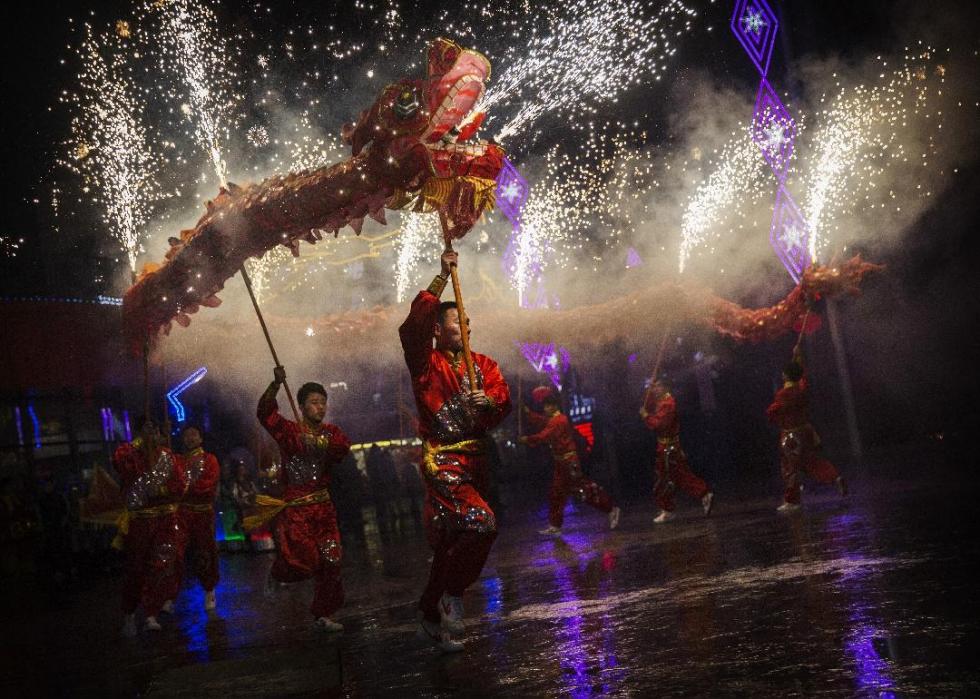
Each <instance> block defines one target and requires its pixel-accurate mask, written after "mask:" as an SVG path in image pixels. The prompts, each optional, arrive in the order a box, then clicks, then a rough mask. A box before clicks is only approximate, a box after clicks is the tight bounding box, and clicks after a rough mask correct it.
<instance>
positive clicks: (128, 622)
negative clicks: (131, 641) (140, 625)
mask: <svg viewBox="0 0 980 699" xmlns="http://www.w3.org/2000/svg"><path fill="white" fill-rule="evenodd" d="M122 635H123V636H125V637H126V638H133V637H135V636H136V615H135V614H127V615H126V616H125V617H124V618H123V627H122Z"/></svg>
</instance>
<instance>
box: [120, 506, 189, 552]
mask: <svg viewBox="0 0 980 699" xmlns="http://www.w3.org/2000/svg"><path fill="white" fill-rule="evenodd" d="M176 511H177V503H175V502H168V503H165V504H163V505H154V506H153V507H144V508H142V509H139V510H123V511H122V513H120V514H119V516H118V517H117V518H116V529H117V530H118V531H117V532H116V537H115V538H114V539H113V540H112V548H114V549H119V550H120V551H121V550H122V549H123V547H124V545H125V540H126V535H127V534H129V521H130V520H131V519H147V518H149V517H159V516H160V515H169V514H173V513H174V512H176Z"/></svg>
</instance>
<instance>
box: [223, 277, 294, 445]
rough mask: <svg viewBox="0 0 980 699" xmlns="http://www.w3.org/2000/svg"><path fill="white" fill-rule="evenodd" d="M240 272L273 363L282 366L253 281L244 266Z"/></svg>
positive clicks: (291, 394)
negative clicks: (254, 289)
mask: <svg viewBox="0 0 980 699" xmlns="http://www.w3.org/2000/svg"><path fill="white" fill-rule="evenodd" d="M238 271H239V272H241V273H242V280H243V281H244V282H245V288H246V289H248V297H249V298H250V299H252V308H254V309H255V315H256V316H257V317H258V319H259V325H261V326H262V334H263V335H265V341H266V342H267V343H268V344H269V351H270V352H272V361H274V362H275V363H276V366H282V364H281V363H280V361H279V355H277V354H276V348H275V346H274V345H273V344H272V336H271V335H269V328H268V327H267V326H266V324H265V318H263V317H262V310H261V309H260V308H259V302H258V300H257V299H256V298H255V291H253V290H252V280H251V279H249V276H248V272H246V271H245V266H244V265H242V266H241V267H239V268H238ZM282 385H283V388H285V389H286V397H287V398H289V407H290V408H292V409H293V417H294V418H295V419H296V424H297V425H299V426H300V427H302V426H303V421H302V420H300V418H299V410H297V409H296V400H295V399H294V398H293V392H292V391H290V390H289V384H288V383H286V382H285V381H283V382H282Z"/></svg>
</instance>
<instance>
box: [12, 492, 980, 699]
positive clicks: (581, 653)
mask: <svg viewBox="0 0 980 699" xmlns="http://www.w3.org/2000/svg"><path fill="white" fill-rule="evenodd" d="M760 492H761V491H757V492H756V493H755V495H754V496H752V497H748V498H746V497H742V498H736V497H735V496H734V495H731V494H722V495H720V496H719V499H718V501H717V505H716V508H715V511H714V512H713V514H712V516H711V517H710V518H708V519H706V518H704V517H703V516H701V515H700V511H699V510H697V509H695V508H694V507H693V505H692V504H691V503H687V509H682V510H681V511H680V515H681V516H679V517H678V518H677V519H676V520H674V521H673V522H670V523H668V524H666V525H662V526H656V527H655V526H654V525H653V523H652V519H653V515H654V514H655V512H654V510H653V508H652V505H650V504H649V503H648V502H643V501H639V500H638V501H636V502H629V501H627V503H626V506H625V507H624V514H623V519H622V523H621V525H620V529H619V530H617V531H615V532H608V531H606V526H605V525H606V523H605V518H604V517H602V516H600V515H597V514H595V513H594V512H593V511H591V510H588V509H585V508H580V507H577V506H571V507H570V509H569V515H568V517H567V520H566V527H565V529H566V533H565V534H564V535H563V536H562V537H561V538H545V537H542V536H540V535H538V534H537V529H539V528H540V527H542V526H543V525H544V502H543V498H544V492H542V493H541V494H540V495H541V501H540V502H536V503H535V504H534V505H531V504H528V506H527V507H522V506H520V505H517V504H512V505H511V506H510V507H509V509H508V512H507V513H506V517H505V521H504V523H503V525H502V527H501V535H500V537H499V539H498V540H497V544H496V546H495V549H494V552H493V554H492V555H491V558H490V561H489V564H488V566H487V568H486V569H485V571H484V575H483V577H482V578H481V579H480V581H479V582H478V583H477V584H475V585H474V586H473V587H472V588H471V590H470V591H469V593H468V595H467V598H466V611H467V636H466V642H467V648H466V651H465V652H464V653H462V654H459V655H455V656H443V655H441V654H440V653H439V652H438V651H437V650H435V649H434V648H432V647H430V646H428V645H425V644H422V643H420V642H418V641H417V640H416V639H415V637H414V631H415V622H414V619H415V598H416V595H417V594H418V592H419V591H420V589H421V587H422V585H423V583H424V580H425V575H426V572H427V566H428V563H427V559H428V555H429V552H428V550H427V548H426V546H425V543H424V538H423V537H422V536H421V534H420V532H419V531H418V530H417V529H416V527H415V526H414V525H413V523H412V522H411V520H410V519H405V520H402V522H401V524H402V529H401V531H400V532H397V533H395V534H394V535H392V536H391V537H389V540H388V542H382V541H381V540H380V538H379V537H378V536H377V535H376V534H375V533H373V532H369V533H368V536H366V537H365V541H364V543H362V544H358V543H357V542H355V541H353V540H349V541H347V542H345V545H346V550H345V563H344V565H345V570H344V578H345V587H346V590H347V602H346V605H345V607H344V609H343V610H342V612H341V613H340V614H338V616H337V619H338V620H339V621H341V622H343V623H344V624H345V626H346V631H345V633H344V634H342V635H341V636H339V637H331V636H326V635H322V634H319V633H317V632H315V631H314V630H313V628H312V626H311V618H310V616H309V614H308V611H307V607H308V605H309V601H310V595H311V589H310V587H309V585H307V584H299V585H294V586H291V587H289V588H285V589H283V590H281V591H279V592H278V593H276V594H275V595H274V596H273V597H272V598H267V597H266V596H264V595H263V592H262V587H263V583H264V579H265V574H266V571H267V570H268V566H269V564H270V562H271V557H270V556H269V555H267V554H225V555H223V556H222V561H221V583H220V585H219V588H218V605H219V609H218V612H217V613H216V614H212V615H211V616H208V615H207V614H206V613H205V612H204V610H203V605H204V601H203V593H202V592H201V591H200V589H199V588H197V587H187V586H185V588H184V590H183V591H182V594H181V596H180V598H179V599H178V601H177V610H176V614H175V615H174V616H172V617H165V618H164V620H163V623H164V630H163V631H162V632H160V633H158V634H153V635H150V634H146V633H141V634H140V636H139V637H138V638H136V639H132V640H124V639H122V638H120V637H119V635H118V630H119V625H120V621H121V620H120V616H119V613H118V611H117V608H118V594H117V583H116V582H115V581H109V580H106V581H104V582H103V583H100V584H99V585H97V586H95V587H93V588H91V589H88V590H86V591H85V592H84V593H83V594H81V595H79V596H78V597H77V598H76V599H75V600H74V601H73V602H72V604H71V606H70V607H68V608H67V609H65V610H62V611H60V612H57V613H56V612H54V611H49V612H45V613H43V614H31V615H29V616H28V615H27V614H26V613H25V614H24V615H22V617H21V618H20V619H19V620H14V621H13V622H11V624H10V625H8V626H7V629H8V630H7V633H5V634H4V637H5V641H4V647H3V655H4V660H3V666H2V669H3V671H4V677H3V680H2V684H0V689H3V690H4V694H5V695H7V696H14V694H10V693H9V692H10V690H11V689H14V688H17V689H18V690H19V694H21V695H22V694H29V695H51V694H54V695H58V694H61V695H71V696H81V695H94V694H99V695H103V696H105V695H135V694H145V695H149V696H194V697H199V696H214V695H220V694H224V695H233V696H236V697H237V696H269V695H277V696H282V695H322V696H396V697H405V696H452V695H458V696H492V695H497V696H499V695H504V696H574V697H579V696H653V695H656V696H658V697H662V696H668V697H669V696H807V697H810V696H835V697H836V696H869V697H871V696H874V697H889V696H930V697H936V696H943V697H946V696H976V695H978V694H980V671H978V670H977V667H978V663H977V662H976V659H975V657H974V655H973V653H972V648H975V647H980V621H978V618H980V617H978V611H980V610H978V607H980V602H978V600H977V596H976V594H975V593H976V589H977V585H976V582H975V578H973V577H971V573H972V568H973V564H974V563H975V560H976V558H977V553H978V549H980V545H978V543H977V542H976V540H975V539H973V538H971V537H970V536H969V534H968V532H970V531H972V529H973V527H972V526H971V525H973V524H974V520H975V519H976V517H975V514H974V511H973V509H972V508H973V505H974V503H975V500H974V496H975V492H974V491H973V489H972V486H971V487H970V488H967V487H966V486H963V487H957V488H955V489H953V492H952V494H950V493H946V492H943V491H942V490H940V489H939V487H938V486H937V485H936V481H935V480H933V481H930V482H926V481H925V480H924V479H923V480H922V481H921V482H919V481H916V480H914V479H913V480H901V481H896V480H884V479H878V480H875V479H865V480H864V481H863V482H862V481H861V480H860V479H858V480H857V482H856V483H855V484H854V487H853V492H852V494H851V495H850V496H849V497H848V499H847V500H846V501H844V502H841V501H839V500H838V499H837V498H836V496H835V495H834V494H833V493H829V492H825V491H822V492H820V493H812V494H811V493H809V492H808V493H805V496H809V497H806V498H805V499H806V508H805V511H804V512H802V513H799V514H795V515H790V516H783V515H778V514H777V513H776V512H775V511H774V506H775V505H776V504H778V501H776V500H774V499H773V498H772V497H766V498H761V497H759V493H760ZM772 492H776V491H772ZM28 622H29V623H28Z"/></svg>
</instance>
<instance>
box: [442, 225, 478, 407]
mask: <svg viewBox="0 0 980 699" xmlns="http://www.w3.org/2000/svg"><path fill="white" fill-rule="evenodd" d="M452 251H453V243H452V240H450V239H449V238H448V237H447V238H446V252H452ZM449 274H450V276H452V279H453V294H455V296H456V310H457V312H458V313H459V331H460V333H461V334H462V336H463V361H464V362H465V363H466V375H467V376H468V377H469V379H470V390H471V391H475V390H477V385H476V371H475V370H474V369H473V354H472V353H471V352H470V319H469V317H468V316H467V315H466V309H465V307H464V306H463V292H462V290H461V289H460V286H459V274H458V272H457V271H456V265H455V263H454V264H452V265H451V266H450V267H449Z"/></svg>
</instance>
